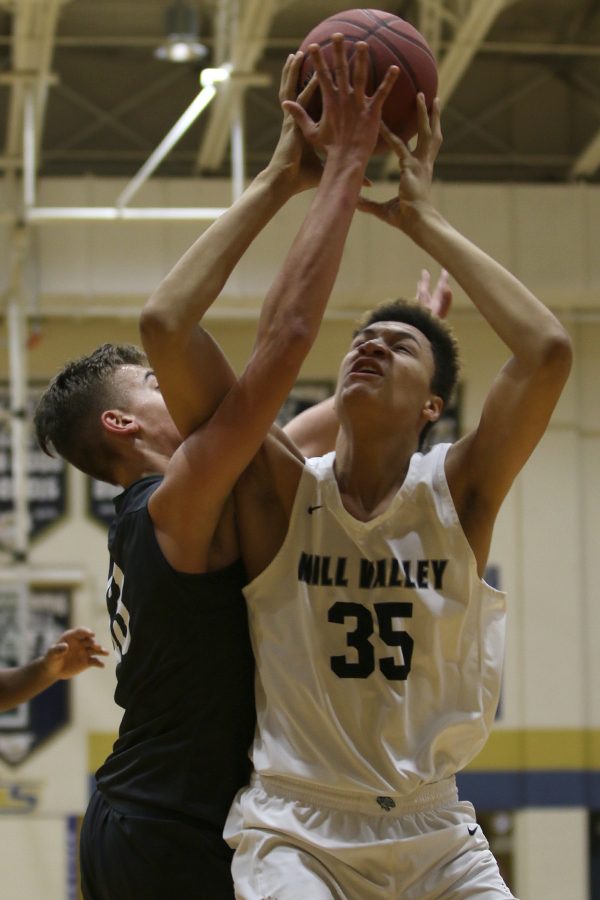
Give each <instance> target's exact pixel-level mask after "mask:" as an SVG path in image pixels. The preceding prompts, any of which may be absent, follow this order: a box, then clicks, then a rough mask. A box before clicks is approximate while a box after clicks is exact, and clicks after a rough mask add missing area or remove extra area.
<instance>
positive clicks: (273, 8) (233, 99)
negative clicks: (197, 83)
mask: <svg viewBox="0 0 600 900" xmlns="http://www.w3.org/2000/svg"><path fill="white" fill-rule="evenodd" d="M279 6H280V0H244V2H243V4H242V3H241V2H239V0H219V2H218V4H217V10H216V12H215V46H216V54H215V55H216V64H217V65H222V64H223V63H225V62H230V63H231V64H232V66H233V73H234V74H236V73H237V74H240V75H243V76H247V75H249V74H250V73H252V72H253V71H254V70H255V68H256V64H257V62H258V60H259V59H260V57H261V55H262V53H263V50H264V48H265V45H266V43H267V37H268V34H269V30H270V28H271V23H272V21H273V18H274V16H275V14H276V12H277V11H278V8H279ZM247 83H248V82H247V81H246V80H245V79H242V80H236V79H235V77H234V78H232V79H231V80H230V81H228V82H226V83H225V84H223V85H221V86H220V89H219V93H218V95H217V97H216V98H215V102H214V104H213V106H212V109H211V112H210V121H209V123H208V126H207V128H206V132H205V135H204V139H203V141H202V145H201V147H200V152H199V154H198V162H197V167H198V168H199V169H203V170H207V171H214V170H216V169H218V168H219V167H220V165H221V163H222V161H223V157H224V155H225V151H226V150H227V143H228V141H229V138H230V131H231V125H232V121H233V118H232V115H233V113H234V111H235V110H236V109H239V108H240V107H239V104H240V102H241V99H240V98H241V97H242V96H243V91H244V90H245V87H246V86H247Z"/></svg>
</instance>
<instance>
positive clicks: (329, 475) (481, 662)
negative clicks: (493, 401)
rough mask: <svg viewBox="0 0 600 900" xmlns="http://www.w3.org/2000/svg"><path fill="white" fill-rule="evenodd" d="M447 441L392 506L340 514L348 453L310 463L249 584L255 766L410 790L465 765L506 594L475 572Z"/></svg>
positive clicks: (418, 465)
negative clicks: (337, 470) (449, 477)
mask: <svg viewBox="0 0 600 900" xmlns="http://www.w3.org/2000/svg"><path fill="white" fill-rule="evenodd" d="M448 447H449V445H448V444H445V445H438V446H436V447H434V448H433V449H432V450H431V451H430V452H429V453H427V454H426V455H423V454H420V453H416V454H415V455H414V456H413V457H412V459H411V462H410V467H409V471H408V473H407V476H406V479H405V482H404V484H403V485H402V487H401V489H400V490H399V491H398V493H397V494H396V496H395V498H394V499H393V501H392V503H391V504H390V506H389V507H388V509H387V510H386V511H385V512H384V513H383V514H382V515H380V516H378V517H377V518H376V519H373V520H371V521H369V522H360V521H358V520H356V519H354V518H353V517H352V516H351V515H350V514H349V513H348V512H347V511H346V510H345V509H344V507H343V505H342V502H341V498H340V494H339V491H338V486H337V482H336V480H335V476H334V473H333V463H334V459H335V454H334V453H330V454H329V455H328V456H326V457H323V458H322V459H314V460H309V461H307V463H306V465H305V468H304V472H303V474H302V478H301V480H300V484H299V487H298V492H297V495H296V499H295V502H294V509H293V513H292V517H291V522H290V526H289V530H288V533H287V536H286V539H285V541H284V544H283V546H282V548H281V550H280V552H279V553H278V554H277V556H276V557H275V559H274V560H273V562H272V563H271V564H270V565H269V567H268V568H267V569H266V570H265V571H264V572H262V573H261V574H260V575H259V576H258V578H256V579H254V581H252V582H251V583H250V584H249V585H248V587H247V588H246V589H245V594H246V599H247V601H248V609H249V617H250V627H251V634H252V641H253V646H254V652H255V656H256V662H257V673H258V674H257V715H258V728H257V736H256V739H255V743H254V748H253V761H254V765H255V768H256V770H257V772H259V773H260V774H262V775H276V776H284V777H287V778H292V779H295V780H296V781H300V782H306V788H307V790H308V791H309V790H310V784H311V783H312V784H315V785H321V786H323V787H325V786H326V787H328V788H329V789H333V790H340V791H344V790H345V791H349V790H351V791H368V792H375V793H376V794H378V795H384V794H387V793H401V794H402V793H406V794H408V793H411V792H412V791H413V790H415V789H417V788H418V787H420V786H421V785H422V784H424V783H431V782H435V781H439V780H440V779H443V778H446V777H448V776H450V775H453V774H454V773H455V772H457V771H458V770H460V769H462V768H463V767H464V766H465V765H466V764H467V763H468V762H469V761H470V760H471V759H472V758H473V757H474V756H475V755H476V754H477V753H478V751H479V750H480V749H481V747H482V746H483V744H484V742H485V740H486V738H487V736H488V733H489V730H490V727H491V725H492V722H493V719H494V714H495V710H496V706H497V702H498V695H499V689H500V676H501V666H502V657H503V643H504V621H505V595H504V594H503V593H501V592H499V591H496V590H494V589H493V588H491V587H489V586H488V585H487V584H485V582H483V581H482V580H481V579H480V578H479V577H478V574H477V570H476V563H475V558H474V555H473V552H472V550H471V548H470V546H469V544H468V542H467V540H466V538H465V535H464V533H463V531H462V529H461V526H460V523H459V521H458V516H457V513H456V510H455V508H454V505H453V502H452V499H451V496H450V491H449V489H448V484H447V481H446V476H445V472H444V459H445V456H446V452H447V450H448Z"/></svg>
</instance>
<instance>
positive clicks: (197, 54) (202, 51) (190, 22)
mask: <svg viewBox="0 0 600 900" xmlns="http://www.w3.org/2000/svg"><path fill="white" fill-rule="evenodd" d="M166 35H167V36H166V39H165V41H164V43H162V44H161V45H160V47H157V48H156V50H155V51H154V55H155V56H156V58H157V59H165V60H168V61H169V62H176V63H182V62H192V61H193V60H198V59H203V58H204V57H205V56H206V54H207V53H208V47H205V46H204V44H201V43H200V34H199V30H198V12H197V10H196V9H194V8H193V7H192V6H191V5H190V4H189V3H188V2H187V0H175V2H174V3H172V4H171V5H170V6H169V8H168V9H167V13H166Z"/></svg>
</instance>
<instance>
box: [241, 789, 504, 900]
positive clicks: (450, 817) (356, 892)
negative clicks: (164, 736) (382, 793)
mask: <svg viewBox="0 0 600 900" xmlns="http://www.w3.org/2000/svg"><path fill="white" fill-rule="evenodd" d="M334 794H335V796H334ZM225 839H226V840H227V842H228V843H229V844H230V845H231V846H232V847H233V848H234V849H235V855H234V859H233V877H234V882H235V889H236V893H235V896H236V898H237V900H442V898H443V900H459V898H460V900H462V898H477V900H507V898H513V900H514V897H513V895H512V894H511V892H510V891H509V889H508V888H507V886H506V884H505V883H504V881H503V880H502V878H501V876H500V873H499V871H498V865H497V863H496V860H495V859H494V857H493V855H492V853H491V851H490V848H489V845H488V842H487V840H486V838H485V836H484V834H483V833H482V831H481V828H480V826H479V825H478V824H477V822H476V819H475V811H474V809H473V806H472V805H471V804H470V803H467V802H460V801H459V800H458V794H457V790H456V783H455V781H454V779H453V778H452V779H448V780H446V781H443V782H440V783H438V784H433V785H427V786H425V787H424V788H422V789H421V790H419V791H418V792H417V793H416V794H413V795H411V796H410V797H409V798H407V797H404V796H402V795H392V796H386V797H369V796H368V795H365V794H357V795H353V794H347V793H344V794H340V792H339V791H336V792H334V791H323V790H322V789H321V788H318V789H315V790H314V791H311V792H310V794H309V793H307V792H306V791H305V789H304V786H303V785H302V786H301V785H299V784H297V783H294V782H292V781H290V780H288V779H281V778H272V777H268V778H266V777H263V778H259V777H258V776H254V778H253V781H252V783H251V785H250V786H249V787H247V788H244V789H242V790H241V791H240V792H239V794H238V796H237V797H236V799H235V801H234V804H233V806H232V809H231V812H230V814H229V818H228V820H227V824H226V826H225Z"/></svg>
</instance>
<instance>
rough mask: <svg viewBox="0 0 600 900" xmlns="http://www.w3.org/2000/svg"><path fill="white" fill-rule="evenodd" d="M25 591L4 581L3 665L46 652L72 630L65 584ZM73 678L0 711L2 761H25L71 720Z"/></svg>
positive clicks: (0, 610)
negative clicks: (25, 593)
mask: <svg viewBox="0 0 600 900" xmlns="http://www.w3.org/2000/svg"><path fill="white" fill-rule="evenodd" d="M25 596H26V600H27V604H26V609H25V610H23V609H22V608H21V605H22V603H23V599H22V597H23V595H22V593H21V592H20V590H19V588H18V587H17V586H15V585H10V584H2V585H0V668H8V667H12V666H17V665H20V664H22V662H23V661H30V660H32V659H35V658H36V657H38V656H41V655H42V654H43V653H44V652H45V651H46V650H47V648H48V647H49V646H50V644H53V643H54V642H55V641H56V639H57V638H58V637H59V636H60V635H61V634H62V632H63V631H66V630H67V629H68V628H70V623H71V608H72V596H71V590H70V589H69V588H66V587H37V586H36V587H31V588H30V589H29V596H28V598H27V595H25ZM69 697H70V682H69V681H57V682H56V683H55V684H53V685H51V687H49V688H48V689H47V690H45V691H44V692H43V693H41V694H39V695H38V696H37V697H34V698H33V699H32V700H30V701H29V702H28V703H23V704H21V705H20V706H18V707H16V708H15V709H11V710H8V711H7V712H4V713H0V759H2V760H3V761H4V762H5V763H7V764H8V765H11V766H17V765H19V764H20V763H22V762H24V761H25V760H26V759H27V758H28V757H29V756H30V755H31V753H33V751H34V750H36V749H37V748H38V747H39V746H40V745H41V744H43V743H44V742H45V741H47V740H49V739H50V738H52V737H53V736H54V735H56V733H57V732H58V731H60V729H61V728H63V727H64V726H65V725H67V724H68V722H69V717H70V715H69V714H70V710H69Z"/></svg>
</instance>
